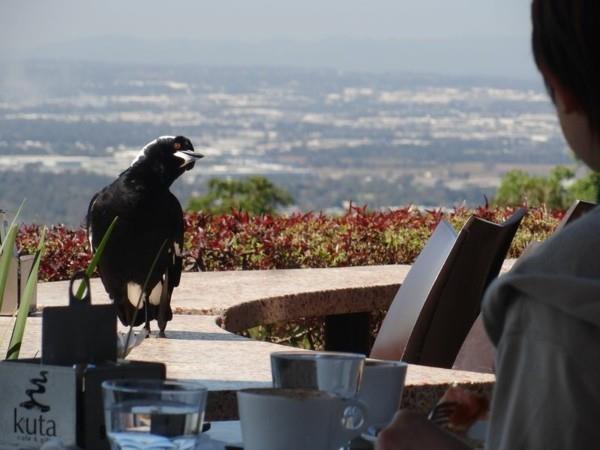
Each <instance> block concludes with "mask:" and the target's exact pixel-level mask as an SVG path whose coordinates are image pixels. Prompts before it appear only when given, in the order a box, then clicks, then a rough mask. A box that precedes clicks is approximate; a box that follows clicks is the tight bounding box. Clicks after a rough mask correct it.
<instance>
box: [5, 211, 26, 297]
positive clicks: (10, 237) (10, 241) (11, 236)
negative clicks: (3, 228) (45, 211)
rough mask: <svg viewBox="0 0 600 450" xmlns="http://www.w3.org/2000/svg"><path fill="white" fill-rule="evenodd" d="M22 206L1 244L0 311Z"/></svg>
mask: <svg viewBox="0 0 600 450" xmlns="http://www.w3.org/2000/svg"><path fill="white" fill-rule="evenodd" d="M24 204H25V200H23V201H22V202H21V206H19V209H18V210H17V213H16V214H15V217H14V218H13V220H12V222H11V224H10V227H9V228H8V232H7V233H6V237H5V238H4V242H2V246H1V247H0V309H2V302H3V300H4V290H5V289H6V281H7V280H8V273H9V271H10V264H11V262H12V261H11V260H12V256H13V252H12V249H13V247H14V245H15V241H16V240H17V232H18V231H19V227H18V226H17V220H18V218H19V215H20V214H21V210H22V209H23V205H24Z"/></svg>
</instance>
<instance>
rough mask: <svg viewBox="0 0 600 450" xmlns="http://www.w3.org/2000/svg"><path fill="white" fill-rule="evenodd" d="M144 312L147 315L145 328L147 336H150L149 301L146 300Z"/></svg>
mask: <svg viewBox="0 0 600 450" xmlns="http://www.w3.org/2000/svg"><path fill="white" fill-rule="evenodd" d="M144 313H145V315H146V323H145V324H144V328H145V329H146V337H150V321H149V320H148V302H147V301H146V302H144Z"/></svg>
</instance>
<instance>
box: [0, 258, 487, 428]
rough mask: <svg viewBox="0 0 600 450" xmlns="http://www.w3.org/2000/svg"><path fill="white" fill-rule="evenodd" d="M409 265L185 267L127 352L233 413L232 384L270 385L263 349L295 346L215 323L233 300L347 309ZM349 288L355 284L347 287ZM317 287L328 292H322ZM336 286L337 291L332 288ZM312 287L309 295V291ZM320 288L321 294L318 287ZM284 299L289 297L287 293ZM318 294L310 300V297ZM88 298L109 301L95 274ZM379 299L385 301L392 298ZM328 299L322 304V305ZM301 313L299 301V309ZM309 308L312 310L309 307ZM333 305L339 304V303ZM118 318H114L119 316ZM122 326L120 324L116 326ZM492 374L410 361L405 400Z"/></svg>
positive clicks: (418, 401) (61, 295) (31, 347)
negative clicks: (160, 366)
mask: <svg viewBox="0 0 600 450" xmlns="http://www.w3.org/2000/svg"><path fill="white" fill-rule="evenodd" d="M408 268H409V267H408V266H370V267H352V268H339V269H298V270H276V271H243V272H210V273H185V274H183V277H182V281H181V285H180V287H179V288H177V289H176V290H175V292H174V295H173V300H172V305H173V308H174V312H175V315H174V317H173V320H172V321H171V322H169V324H168V325H167V329H166V334H167V338H166V339H159V338H157V337H156V336H155V333H156V323H153V324H152V326H153V329H154V334H153V335H152V336H151V337H149V338H148V339H145V340H144V341H143V342H142V343H141V345H140V346H138V347H136V348H134V349H133V351H132V352H131V354H130V356H129V357H128V358H129V359H133V360H147V361H157V362H163V363H165V364H166V366H167V376H168V377H169V378H179V379H189V380H197V381H200V382H202V383H204V384H205V385H206V386H207V387H208V388H209V391H210V395H209V400H208V406H207V413H208V414H207V416H208V419H209V420H214V419H234V418H236V407H235V391H236V390H239V389H242V388H246V387H259V386H269V385H270V383H271V371H270V359H269V355H270V353H271V352H273V351H280V350H282V349H285V350H294V349H293V348H291V347H284V346H281V345H277V344H271V343H267V342H259V341H255V340H252V339H247V338H244V337H241V336H238V335H236V334H233V333H231V332H229V331H227V330H225V329H223V328H222V327H221V326H219V324H220V323H224V321H223V317H226V316H227V313H228V310H230V309H232V308H233V309H235V308H236V307H239V305H243V304H252V303H255V304H256V305H260V304H261V302H264V301H265V300H268V299H278V298H279V299H281V298H286V299H288V303H294V302H296V301H297V303H300V304H302V305H301V307H298V311H302V309H303V308H306V304H305V303H304V302H305V301H307V299H309V300H310V298H313V300H310V301H311V303H312V304H313V305H316V306H315V307H317V308H318V307H319V306H318V304H319V303H320V302H319V301H318V299H319V298H326V300H325V303H327V302H328V301H331V302H332V304H333V301H334V300H335V299H336V298H337V300H336V301H337V302H344V303H345V304H348V306H347V307H344V308H346V309H347V310H348V311H347V312H354V311H355V310H356V308H355V306H352V305H350V303H356V302H359V303H360V302H361V301H362V302H363V303H365V304H368V303H369V301H371V300H372V299H371V300H369V299H367V300H366V301H365V300H364V299H363V300H360V298H359V297H361V298H362V297H363V296H356V297H353V296H348V295H347V294H348V293H349V292H363V293H364V292H366V291H364V290H365V289H366V290H368V289H369V288H374V289H378V288H381V289H389V290H390V292H392V298H393V293H394V292H395V291H396V290H397V289H398V286H399V284H400V283H401V282H402V280H403V279H404V276H405V275H406V273H407V272H408ZM67 289H68V283H67V282H54V283H40V284H39V285H38V307H39V308H43V307H46V306H58V305H66V304H67ZM353 289H354V290H355V291H353ZM323 292H330V297H331V298H329V300H327V295H325V297H323V295H322V293H323ZM332 292H333V293H335V292H337V294H338V295H333V294H331V293H332ZM310 293H313V294H315V295H313V296H310V295H308V294H310ZM320 293H321V294H320ZM290 299H291V301H290ZM315 299H317V300H315ZM92 301H93V302H94V303H104V302H108V301H109V299H108V297H107V295H106V293H105V292H104V290H103V288H102V285H101V283H100V281H99V280H97V279H94V280H92ZM386 301H391V298H390V299H389V300H386ZM327 308H329V307H326V308H325V309H327ZM304 312H305V313H306V309H304ZM313 312H314V311H313ZM337 312H338V313H339V312H340V311H339V308H338V311H337ZM13 320H14V319H12V318H9V317H0V340H1V341H0V352H2V353H0V354H4V353H5V352H6V347H7V345H8V340H9V339H10V330H11V329H12V322H13ZM119 326H120V324H119ZM120 330H121V331H125V328H124V327H122V326H120ZM40 352H41V318H40V317H39V315H37V316H33V317H30V318H29V320H28V322H27V327H26V332H25V339H24V342H23V347H22V349H21V355H20V357H21V358H24V357H33V356H36V355H37V356H39V355H40ZM493 382H494V376H493V375H489V374H481V373H475V372H464V371H455V370H447V369H439V368H432V367H424V366H417V365H411V366H409V370H408V373H407V380H406V390H405V394H404V400H403V401H404V404H405V405H406V406H407V407H411V408H414V409H418V410H423V411H424V410H427V409H429V408H430V407H431V405H432V404H433V403H434V402H435V399H437V398H439V396H440V395H441V394H442V393H443V391H444V390H445V389H446V388H447V386H448V385H450V384H452V383H458V384H464V385H469V386H471V387H472V388H474V389H476V390H479V391H484V392H486V393H489V392H490V391H491V388H492V385H493Z"/></svg>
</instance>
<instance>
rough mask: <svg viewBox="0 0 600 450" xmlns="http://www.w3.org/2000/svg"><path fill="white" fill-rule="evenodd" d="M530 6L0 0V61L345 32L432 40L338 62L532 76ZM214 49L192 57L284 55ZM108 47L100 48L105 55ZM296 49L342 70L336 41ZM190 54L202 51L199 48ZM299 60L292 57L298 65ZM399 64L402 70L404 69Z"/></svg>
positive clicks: (518, 0) (414, 1) (403, 1)
mask: <svg viewBox="0 0 600 450" xmlns="http://www.w3.org/2000/svg"><path fill="white" fill-rule="evenodd" d="M529 3H530V2H529V0H295V1H292V0H215V1H210V2H209V1H206V0H170V1H164V0H0V58H2V57H3V56H9V57H15V56H16V57H17V58H18V57H20V56H21V57H22V56H23V55H26V56H27V55H31V54H32V53H28V51H29V50H31V49H34V50H35V51H37V53H33V55H34V56H35V57H38V56H39V55H44V56H47V57H56V54H57V53H53V52H55V51H56V48H57V46H56V45H54V44H60V50H62V55H61V56H62V57H65V55H66V57H69V52H72V53H73V55H74V56H73V57H74V58H80V57H81V55H82V54H83V55H84V56H87V55H93V56H94V57H96V58H97V59H98V58H105V57H104V56H102V55H101V54H100V53H99V52H98V51H96V48H95V47H93V46H92V45H91V44H83V45H80V47H79V48H78V50H72V47H69V45H63V44H64V43H68V44H69V43H72V42H73V41H77V42H79V41H81V40H82V39H87V38H94V37H96V38H97V37H102V38H103V40H104V38H106V37H111V36H117V37H118V38H119V39H120V41H114V40H113V41H110V40H106V42H124V43H126V40H127V39H128V38H142V39H160V40H163V42H164V41H166V40H169V39H186V40H192V41H204V42H207V41H208V42H222V41H231V42H237V43H242V44H244V43H256V42H262V41H265V42H267V41H268V42H283V41H285V40H286V39H287V40H295V41H305V42H318V41H319V40H323V39H328V38H338V40H339V38H342V39H348V38H352V39H372V40H378V41H383V40H396V41H397V43H396V44H394V45H402V42H401V41H402V40H404V41H403V42H405V41H406V40H407V39H417V40H427V39H431V40H432V42H430V43H429V44H427V43H425V44H424V46H418V45H415V46H413V43H409V44H406V45H405V47H404V48H400V47H398V49H396V48H395V47H390V46H387V47H385V45H387V44H384V47H382V46H381V45H380V46H379V47H377V48H371V47H369V46H362V47H360V46H356V49H355V53H351V52H350V53H349V54H348V55H347V56H345V60H346V61H347V60H348V59H355V60H354V61H351V62H352V63H355V62H360V61H361V59H362V60H364V61H365V64H363V66H360V65H357V64H347V65H346V66H345V67H346V68H350V69H353V68H355V67H357V68H358V69H359V70H361V69H362V68H363V67H367V68H371V67H372V68H373V69H374V70H396V66H391V65H389V64H387V60H389V59H391V58H396V59H399V58H405V59H406V61H407V66H408V67H410V68H414V70H416V71H419V70H421V71H429V70H431V71H439V72H444V71H446V70H445V69H446V68H448V70H449V71H450V72H452V71H456V68H457V67H458V68H461V67H464V68H465V71H466V72H468V73H476V72H479V73H485V74H492V75H495V74H498V75H500V76H511V75H513V74H515V75H516V76H525V77H528V76H530V75H532V76H535V71H534V69H533V66H532V64H530V59H531V58H530V55H529V52H530V51H529V37H528V35H529V28H530V24H529ZM457 38H459V39H463V40H461V41H460V42H458V43H456V42H455V43H454V44H451V45H448V46H445V42H444V40H445V39H448V40H449V41H451V40H452V39H454V40H456V39H457ZM464 38H467V39H466V40H464ZM489 38H493V39H495V41H494V42H491V41H490V40H489ZM498 38H501V39H498ZM124 39H125V41H124ZM386 42H387V41H386ZM398 42H399V44H398ZM411 42H412V41H411ZM53 45H54V47H53ZM261 45H262V44H261ZM265 45H266V44H265ZM269 45H271V44H269ZM452 45H453V46H454V47H452ZM88 46H89V47H88ZM115 46H116V48H115ZM406 46H408V47H406ZM427 46H429V48H426V47H427ZM147 47H151V48H152V47H153V46H152V45H151V44H148V45H147ZM317 47H318V44H317ZM113 48H115V53H118V52H119V50H120V51H121V54H122V59H125V60H130V61H133V60H134V59H135V57H136V56H137V54H140V55H141V54H142V53H143V52H142V51H137V50H136V49H129V48H127V45H119V44H115V45H113ZM191 48H198V49H201V48H202V47H193V46H192V47H191ZM360 48H362V53H361V51H360ZM214 49H215V51H214V53H215V56H214V57H213V58H212V59H210V58H209V57H208V56H205V57H204V56H203V57H202V58H204V59H202V58H201V57H199V59H200V60H201V62H202V61H205V62H207V63H208V64H211V63H212V64H219V63H225V64H230V63H231V64H236V63H237V62H238V61H240V64H249V63H250V64H252V63H253V62H254V61H255V63H256V64H265V63H267V64H270V63H271V62H273V63H274V64H277V62H278V58H279V57H280V56H279V55H282V54H283V55H284V56H286V54H287V53H288V52H287V50H285V46H284V50H283V51H281V50H273V49H272V48H270V47H269V48H267V49H265V50H264V51H263V50H259V52H260V51H262V53H261V55H260V56H256V57H255V56H254V55H253V54H249V53H250V52H249V51H248V50H247V49H246V48H244V47H242V48H241V49H238V50H236V51H231V53H228V52H227V50H226V49H222V48H221V47H218V46H215V47H214ZM60 50H59V51H58V53H60ZM111 51H112V50H110V49H109V50H108V54H109V55H110V54H111V53H110V52H111ZM302 51H304V52H305V53H306V55H305V54H301V53H298V55H300V56H302V57H303V58H304V60H305V62H306V64H307V65H310V64H312V65H313V66H314V65H320V64H322V61H331V65H332V66H334V67H336V66H339V67H340V68H342V65H343V64H344V61H342V59H343V58H342V57H341V56H340V57H339V58H338V59H339V62H338V60H335V56H336V54H337V53H339V49H338V48H337V47H336V48H332V49H331V50H329V53H328V54H327V52H326V50H325V49H323V52H322V53H323V54H325V56H323V55H320V56H319V55H316V53H318V52H319V49H318V48H309V49H308V50H306V49H303V50H302ZM236 52H237V53H236ZM278 52H279V53H278ZM298 52H300V50H299V51H298ZM190 53H192V52H188V53H187V55H190ZM193 53H195V54H196V56H197V55H199V54H202V55H204V54H206V52H204V53H202V51H201V50H198V51H197V52H193ZM329 54H331V55H333V58H330V56H329ZM219 55H223V57H222V58H219ZM313 55H316V56H314V57H313ZM161 56H162V58H163V59H168V57H172V59H173V60H175V59H176V56H177V55H174V54H173V55H171V54H170V52H169V51H167V52H166V53H165V52H163V53H162V54H161ZM183 56H184V57H185V56H186V55H183ZM288 56H289V55H288ZM513 56H514V57H513ZM115 57H117V56H115ZM319 58H320V59H319ZM419 58H421V60H419ZM180 59H181V58H180ZM290 59H291V60H292V61H293V62H296V61H299V60H300V57H297V56H296V54H294V56H293V57H291V56H290ZM103 60H104V59H103ZM479 61H481V62H480V63H479ZM280 62H281V61H280ZM281 63H282V64H287V63H288V62H287V61H283V62H281ZM309 63H310V64H309ZM302 64H303V62H302V61H301V62H300V63H299V64H298V65H302ZM477 64H479V66H480V67H478V66H477ZM399 70H404V66H401V67H400V68H399Z"/></svg>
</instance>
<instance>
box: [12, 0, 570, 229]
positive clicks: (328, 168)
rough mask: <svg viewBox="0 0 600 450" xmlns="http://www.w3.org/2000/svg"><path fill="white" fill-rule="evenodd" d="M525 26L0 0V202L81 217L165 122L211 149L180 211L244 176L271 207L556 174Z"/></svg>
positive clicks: (514, 16) (470, 193) (470, 14)
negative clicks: (259, 186) (272, 194)
mask: <svg viewBox="0 0 600 450" xmlns="http://www.w3.org/2000/svg"><path fill="white" fill-rule="evenodd" d="M529 31H530V24H529V2H527V1H524V0H454V1H452V2H449V1H448V0H420V1H419V2H415V1H409V0H389V1H387V0H385V1H384V0H374V1H371V2H365V1H364V0H363V1H358V0H327V1H323V0H320V1H316V0H304V1H302V2H298V1H290V0H279V1H270V0H223V1H221V2H208V1H198V0H175V1H171V2H168V3H167V2H163V1H154V0H150V1H148V0H143V1H142V0H128V1H122V0H120V1H117V0H105V1H102V2H93V3H92V2H81V1H76V0H56V1H55V0H53V1H48V0H45V1H44V0H32V1H23V0H20V1H16V0H3V1H2V3H0V186H2V189H0V209H7V210H9V211H11V210H13V209H14V208H15V207H16V205H18V204H19V203H20V202H21V200H22V198H23V197H26V198H27V202H28V206H27V208H26V210H25V212H24V215H23V218H24V220H25V221H35V222H38V223H40V222H41V223H58V222H62V223H66V224H69V225H78V224H80V223H81V222H82V221H83V218H84V216H85V213H86V208H87V203H88V201H89V199H90V197H91V195H92V193H93V192H95V191H96V190H98V188H99V187H101V186H103V185H105V184H106V183H108V182H109V181H110V180H111V179H113V178H114V177H116V176H117V175H118V174H119V173H120V172H121V171H122V170H124V169H125V168H126V167H127V166H128V165H129V164H130V162H131V161H132V159H133V158H134V157H135V155H136V154H137V152H138V151H139V149H140V148H141V147H142V146H143V145H144V144H145V143H147V142H148V141H150V140H152V139H154V138H155V137H157V136H160V135H167V134H183V135H186V136H188V137H190V138H191V139H192V141H193V142H194V144H195V146H196V147H197V149H198V150H199V151H200V152H202V153H204V154H205V155H206V158H205V159H203V160H202V161H201V162H200V163H199V164H198V165H197V168H196V169H194V170H193V171H191V172H188V173H186V174H185V176H183V177H182V179H181V180H179V181H178V182H177V183H176V185H175V186H174V191H176V193H177V195H178V196H179V197H180V199H181V201H182V204H184V205H185V204H187V203H188V201H189V199H191V198H192V197H199V196H200V197H202V196H206V195H207V194H208V193H209V183H208V181H209V180H211V179H219V180H238V179H245V178H244V177H248V176H258V177H262V178H266V179H268V180H270V182H272V183H273V184H274V185H275V186H277V187H279V188H281V189H282V190H284V191H285V192H287V193H288V194H289V197H286V198H287V200H290V199H291V200H290V201H286V202H284V203H285V210H284V212H285V211H294V210H301V211H308V210H313V211H321V210H322V211H325V212H339V211H342V210H344V208H347V205H348V203H349V202H350V201H352V202H353V203H354V204H361V205H362V204H366V205H368V206H369V207H370V208H390V207H395V206H400V205H406V204H415V205H422V206H426V207H428V206H447V207H452V206H455V205H458V204H466V205H468V206H475V205H481V204H483V203H484V202H485V201H486V198H488V199H489V198H493V197H494V195H495V193H496V189H497V188H498V186H499V185H500V183H501V180H502V177H503V176H504V175H505V174H506V173H507V172H509V171H510V170H512V169H514V168H520V169H524V170H525V171H526V172H528V173H529V174H531V175H532V176H546V175H548V174H550V173H551V171H552V169H553V168H554V167H555V166H556V165H559V164H566V165H567V166H569V168H570V170H572V176H570V177H566V178H565V179H564V180H563V181H561V182H567V183H568V182H570V181H573V180H574V179H575V177H577V176H580V173H581V171H582V169H580V168H579V166H578V164H577V163H576V162H575V161H574V160H573V159H572V157H571V153H570V152H569V150H568V149H567V148H566V145H565V143H564V141H563V139H562V137H561V135H560V132H559V129H558V127H557V124H556V119H555V117H554V113H553V107H552V105H551V103H550V102H549V101H548V99H547V96H546V94H545V91H544V88H543V85H542V83H541V80H540V79H539V76H538V74H537V72H536V70H535V67H534V65H533V63H532V62H531V51H530V44H529ZM213 185H214V183H213Z"/></svg>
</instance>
